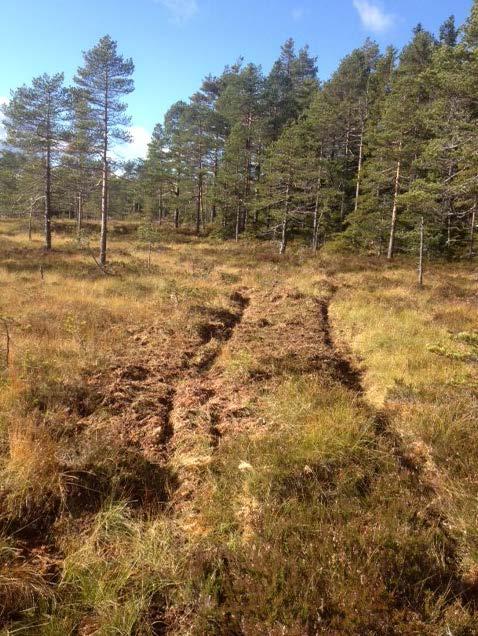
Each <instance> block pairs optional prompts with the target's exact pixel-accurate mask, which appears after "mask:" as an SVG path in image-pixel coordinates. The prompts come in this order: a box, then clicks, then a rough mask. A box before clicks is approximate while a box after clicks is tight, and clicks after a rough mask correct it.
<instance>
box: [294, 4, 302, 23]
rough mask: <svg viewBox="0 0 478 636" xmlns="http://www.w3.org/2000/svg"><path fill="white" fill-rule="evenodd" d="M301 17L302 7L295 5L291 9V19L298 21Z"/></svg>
mask: <svg viewBox="0 0 478 636" xmlns="http://www.w3.org/2000/svg"><path fill="white" fill-rule="evenodd" d="M303 17H304V9H303V8H302V7H296V8H295V9H292V19H293V20H295V22H299V21H300V20H302V18H303Z"/></svg>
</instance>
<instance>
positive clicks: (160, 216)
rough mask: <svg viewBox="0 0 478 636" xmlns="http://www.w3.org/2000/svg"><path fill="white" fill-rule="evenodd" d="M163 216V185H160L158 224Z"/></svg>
mask: <svg viewBox="0 0 478 636" xmlns="http://www.w3.org/2000/svg"><path fill="white" fill-rule="evenodd" d="M163 216H164V205H163V186H162V185H161V186H160V188H159V225H161V223H162V221H163Z"/></svg>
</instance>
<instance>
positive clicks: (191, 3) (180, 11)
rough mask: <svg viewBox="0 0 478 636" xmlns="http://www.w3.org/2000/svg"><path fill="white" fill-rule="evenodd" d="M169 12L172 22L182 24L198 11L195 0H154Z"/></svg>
mask: <svg viewBox="0 0 478 636" xmlns="http://www.w3.org/2000/svg"><path fill="white" fill-rule="evenodd" d="M155 2H159V4H162V5H163V7H165V8H166V9H167V10H168V11H169V12H170V14H171V18H172V20H173V22H176V23H177V24H182V23H183V22H186V20H190V19H191V18H193V17H194V16H195V15H196V13H197V12H198V11H199V6H198V3H197V0H155Z"/></svg>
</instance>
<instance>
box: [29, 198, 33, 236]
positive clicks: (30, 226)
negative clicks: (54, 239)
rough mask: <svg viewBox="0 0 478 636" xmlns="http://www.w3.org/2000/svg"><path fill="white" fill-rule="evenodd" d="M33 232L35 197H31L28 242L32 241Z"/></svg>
mask: <svg viewBox="0 0 478 636" xmlns="http://www.w3.org/2000/svg"><path fill="white" fill-rule="evenodd" d="M32 230H33V197H30V213H29V215H28V240H29V241H31V240H32Z"/></svg>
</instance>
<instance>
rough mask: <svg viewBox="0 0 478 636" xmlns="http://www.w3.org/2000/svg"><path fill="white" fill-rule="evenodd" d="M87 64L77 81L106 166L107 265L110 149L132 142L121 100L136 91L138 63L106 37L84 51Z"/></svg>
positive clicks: (103, 248)
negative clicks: (135, 73) (133, 75)
mask: <svg viewBox="0 0 478 636" xmlns="http://www.w3.org/2000/svg"><path fill="white" fill-rule="evenodd" d="M83 58H84V66H83V67H81V68H79V69H78V71H77V74H76V76H75V83H76V85H77V87H78V88H79V89H80V90H81V92H82V94H83V96H84V98H85V99H86V101H87V103H88V105H89V109H90V117H91V119H92V121H93V122H94V126H93V131H94V135H95V148H96V152H97V154H98V156H99V157H100V159H101V165H102V194H101V237H100V264H101V266H104V265H106V248H107V234H108V180H109V175H110V157H109V151H110V150H111V148H112V146H113V145H114V143H115V142H117V141H123V142H125V141H129V140H130V135H129V133H128V132H127V130H125V127H126V126H129V125H130V122H131V120H130V118H129V117H127V116H126V115H125V112H126V108H127V106H126V104H124V103H123V102H122V101H121V99H122V97H123V96H124V95H127V94H129V93H131V92H132V91H133V90H134V83H133V80H132V79H131V75H132V74H133V71H134V64H133V61H132V60H131V59H124V58H123V56H121V55H119V54H118V51H117V44H116V42H114V41H113V40H112V39H111V38H110V36H109V35H106V36H104V37H103V38H101V40H100V41H99V42H98V44H97V45H96V46H95V47H93V48H92V49H91V50H90V51H86V52H85V53H84V54H83Z"/></svg>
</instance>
